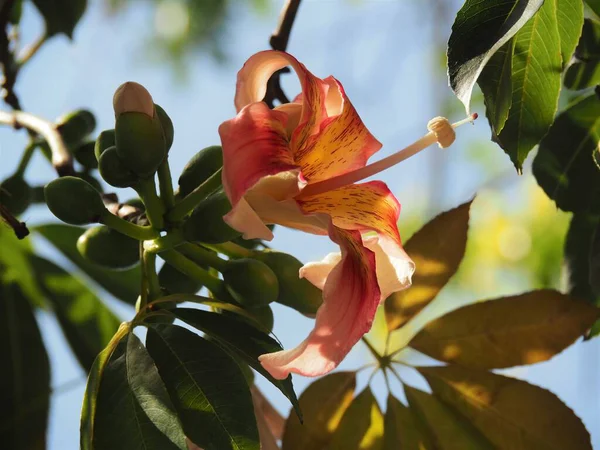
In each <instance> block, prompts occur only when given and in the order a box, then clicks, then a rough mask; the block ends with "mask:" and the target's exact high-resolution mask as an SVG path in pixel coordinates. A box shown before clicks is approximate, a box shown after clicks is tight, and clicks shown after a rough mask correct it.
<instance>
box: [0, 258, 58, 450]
mask: <svg viewBox="0 0 600 450" xmlns="http://www.w3.org/2000/svg"><path fill="white" fill-rule="evenodd" d="M1 271H2V265H1V264H0V272H1ZM0 342H2V343H3V345H4V351H3V364H2V370H0V405H1V407H0V442H1V443H2V448H6V449H11V450H43V449H45V448H46V426H47V422H48V408H49V404H50V363H49V361H48V355H47V353H46V349H45V347H44V343H43V342H42V336H41V334H40V330H39V328H38V325H37V322H36V320H35V317H34V314H33V310H32V308H31V305H30V304H29V302H28V301H27V298H26V297H25V296H24V295H23V293H22V292H21V289H20V288H19V286H18V285H17V284H16V283H0Z"/></svg>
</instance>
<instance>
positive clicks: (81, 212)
mask: <svg viewBox="0 0 600 450" xmlns="http://www.w3.org/2000/svg"><path fill="white" fill-rule="evenodd" d="M44 196H45V197H46V204H47V205H48V208H49V209H50V211H52V214H54V215H55V216H56V217H58V218H59V219H60V220H62V221H63V222H66V223H69V224H71V225H85V224H88V223H95V222H98V221H99V220H100V217H101V216H102V214H104V212H105V211H106V208H105V207H104V203H102V198H101V197H100V193H99V192H98V191H97V190H96V189H94V187H93V186H92V185H91V184H89V183H88V182H87V181H83V180H82V179H80V178H76V177H61V178H57V179H56V180H53V181H51V182H50V183H48V184H47V185H46V187H45V188H44Z"/></svg>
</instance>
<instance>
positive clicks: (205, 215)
mask: <svg viewBox="0 0 600 450" xmlns="http://www.w3.org/2000/svg"><path fill="white" fill-rule="evenodd" d="M229 211H231V203H229V199H228V198H227V196H226V195H225V193H223V192H219V193H216V194H213V195H211V196H210V197H208V198H207V199H206V200H204V201H203V202H202V203H200V204H199V205H198V206H197V207H196V208H195V209H194V211H192V214H191V215H190V217H189V218H188V219H187V220H186V222H185V224H184V225H183V235H184V236H185V238H186V239H187V240H188V241H190V242H204V243H207V244H220V243H222V242H228V241H230V240H232V239H234V238H236V237H238V236H241V233H240V232H239V231H237V230H234V229H233V228H231V227H230V226H229V225H227V224H226V223H225V222H224V221H223V216H224V215H225V214H227V213H228V212H229Z"/></svg>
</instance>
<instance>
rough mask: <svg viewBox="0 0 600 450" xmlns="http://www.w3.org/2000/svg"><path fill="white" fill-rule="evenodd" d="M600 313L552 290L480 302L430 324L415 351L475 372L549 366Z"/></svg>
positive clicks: (414, 343)
mask: <svg viewBox="0 0 600 450" xmlns="http://www.w3.org/2000/svg"><path fill="white" fill-rule="evenodd" d="M599 313H600V309H598V308H596V307H595V306H593V305H592V304H590V303H587V302H584V301H582V300H578V299H575V298H572V297H569V296H567V295H564V294H561V293H560V292H556V291H552V290H539V291H532V292H528V293H525V294H522V295H517V296H513V297H503V298H499V299H496V300H489V301H486V302H481V303H475V304H473V305H468V306H464V307H462V308H459V309H457V310H455V311H452V312H450V313H448V314H446V315H444V316H442V317H440V318H439V319H436V320H434V321H433V322H430V323H429V324H427V325H426V326H425V328H423V329H422V330H421V331H420V332H419V333H418V334H417V335H416V336H415V337H414V338H413V340H412V341H411V342H410V344H409V345H410V346H411V347H412V348H414V349H416V350H419V351H420V352H422V353H425V354H426V355H428V356H431V357H432V358H436V359H439V360H441V361H446V362H451V363H454V364H459V365H461V366H465V367H470V368H476V369H492V368H500V367H512V366H519V365H524V364H534V363H537V362H540V361H546V360H547V359H550V358H552V357H553V356H554V355H556V354H557V353H559V352H561V351H562V350H564V349H565V348H567V347H568V346H569V345H571V344H572V343H573V342H575V340H577V338H578V337H579V336H581V335H582V334H583V333H585V331H586V330H588V329H589V327H591V326H592V324H593V323H594V321H595V320H596V319H597V318H598V317H599V315H600V314H599Z"/></svg>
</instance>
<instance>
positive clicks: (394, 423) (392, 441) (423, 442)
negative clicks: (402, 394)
mask: <svg viewBox="0 0 600 450" xmlns="http://www.w3.org/2000/svg"><path fill="white" fill-rule="evenodd" d="M422 427H423V424H422V423H420V421H419V420H418V419H417V418H416V417H414V415H413V414H412V412H411V410H409V409H408V408H407V407H406V406H404V405H403V404H402V403H400V401H399V400H398V399H396V398H395V397H394V396H393V395H392V394H391V393H390V394H389V395H388V400H387V409H386V411H385V418H384V435H383V448H382V450H398V449H399V448H400V449H402V450H432V449H433V448H434V447H433V444H432V443H431V442H430V438H429V433H424V432H422V431H421V428H422Z"/></svg>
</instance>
